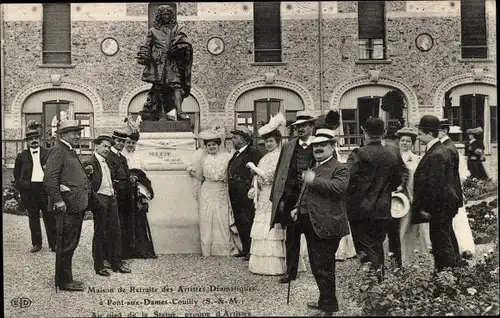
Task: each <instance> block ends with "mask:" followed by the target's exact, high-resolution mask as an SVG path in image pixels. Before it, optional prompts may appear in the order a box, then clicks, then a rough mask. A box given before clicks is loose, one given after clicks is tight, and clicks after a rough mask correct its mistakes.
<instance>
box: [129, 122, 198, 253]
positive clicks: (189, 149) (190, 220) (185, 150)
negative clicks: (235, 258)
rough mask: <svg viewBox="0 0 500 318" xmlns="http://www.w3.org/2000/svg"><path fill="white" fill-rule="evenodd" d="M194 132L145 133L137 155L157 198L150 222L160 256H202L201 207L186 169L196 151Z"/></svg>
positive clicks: (139, 142)
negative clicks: (192, 254)
mask: <svg viewBox="0 0 500 318" xmlns="http://www.w3.org/2000/svg"><path fill="white" fill-rule="evenodd" d="M194 137H195V136H194V134H193V133H191V132H142V131H141V138H140V139H139V141H138V143H137V145H138V147H137V153H138V155H139V157H140V158H141V160H142V161H143V164H144V168H145V170H146V173H147V175H148V177H149V178H150V180H151V182H152V185H153V189H154V191H155V197H154V199H153V200H151V202H150V207H149V213H148V219H149V224H150V227H151V235H152V237H153V243H154V245H155V251H156V253H157V254H177V253H200V252H201V248H200V233H199V225H198V204H197V201H196V200H195V199H194V196H193V187H194V180H193V179H192V178H191V177H190V176H189V174H188V173H187V172H186V168H187V166H188V164H189V162H190V160H191V157H192V155H193V153H194V152H195V150H196V147H195V139H194Z"/></svg>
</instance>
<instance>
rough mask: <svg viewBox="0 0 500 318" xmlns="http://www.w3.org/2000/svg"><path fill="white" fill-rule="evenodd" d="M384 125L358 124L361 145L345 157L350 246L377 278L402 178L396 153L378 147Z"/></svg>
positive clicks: (372, 120)
mask: <svg viewBox="0 0 500 318" xmlns="http://www.w3.org/2000/svg"><path fill="white" fill-rule="evenodd" d="M384 126H385V124H384V121H383V120H382V119H380V118H373V117H370V118H368V119H367V120H366V123H365V126H364V127H362V129H363V132H364V140H365V146H363V147H360V148H357V149H354V150H353V151H352V152H351V154H350V155H349V158H348V159H347V167H348V168H349V172H350V175H351V179H350V182H349V190H348V200H347V215H348V217H349V224H350V226H351V230H352V238H353V241H354V246H355V247H356V252H357V254H358V257H359V259H360V261H361V263H363V264H364V270H369V269H371V268H373V269H375V270H377V271H378V275H379V280H382V278H383V266H384V249H383V243H384V240H385V238H386V236H387V229H388V226H389V222H390V220H391V218H392V216H391V197H392V192H393V191H394V190H396V188H397V187H398V186H399V185H400V184H401V181H402V180H401V172H400V169H399V160H398V156H397V155H396V154H395V153H394V152H393V151H390V150H388V149H387V148H386V147H384V146H382V137H383V136H384V134H385V129H384ZM370 264H371V266H372V267H370Z"/></svg>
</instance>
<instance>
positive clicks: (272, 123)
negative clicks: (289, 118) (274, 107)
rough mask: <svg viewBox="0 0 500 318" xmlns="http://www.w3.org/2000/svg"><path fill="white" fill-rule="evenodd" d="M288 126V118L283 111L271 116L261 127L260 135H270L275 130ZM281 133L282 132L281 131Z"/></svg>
mask: <svg viewBox="0 0 500 318" xmlns="http://www.w3.org/2000/svg"><path fill="white" fill-rule="evenodd" d="M285 126H286V118H285V116H283V114H282V113H277V114H276V116H271V119H270V120H269V122H268V123H267V124H265V125H264V126H262V127H260V128H259V135H260V136H261V137H262V136H264V135H269V134H270V133H271V132H273V131H279V130H278V129H279V128H280V127H285ZM280 133H281V132H280Z"/></svg>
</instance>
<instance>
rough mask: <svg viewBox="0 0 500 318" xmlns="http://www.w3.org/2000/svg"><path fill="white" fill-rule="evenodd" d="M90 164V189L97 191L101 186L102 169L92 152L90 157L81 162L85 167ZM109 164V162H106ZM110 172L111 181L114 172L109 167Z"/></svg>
mask: <svg viewBox="0 0 500 318" xmlns="http://www.w3.org/2000/svg"><path fill="white" fill-rule="evenodd" d="M88 165H90V166H92V171H93V173H92V174H90V176H89V179H90V185H91V187H92V190H93V191H94V192H95V193H97V191H99V188H101V184H102V169H101V165H100V164H99V160H98V159H97V157H96V156H95V154H92V157H90V159H89V160H86V161H84V162H83V166H84V167H86V166H88ZM108 166H109V164H108ZM109 170H110V172H111V182H113V179H114V177H115V176H114V174H115V172H114V171H113V170H112V169H111V168H110V169H109Z"/></svg>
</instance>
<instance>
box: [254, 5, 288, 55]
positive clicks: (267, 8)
mask: <svg viewBox="0 0 500 318" xmlns="http://www.w3.org/2000/svg"><path fill="white" fill-rule="evenodd" d="M280 7H281V3H280V2H254V5H253V14H254V16H253V17H254V23H253V35H254V47H255V62H280V61H281V10H280Z"/></svg>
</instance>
